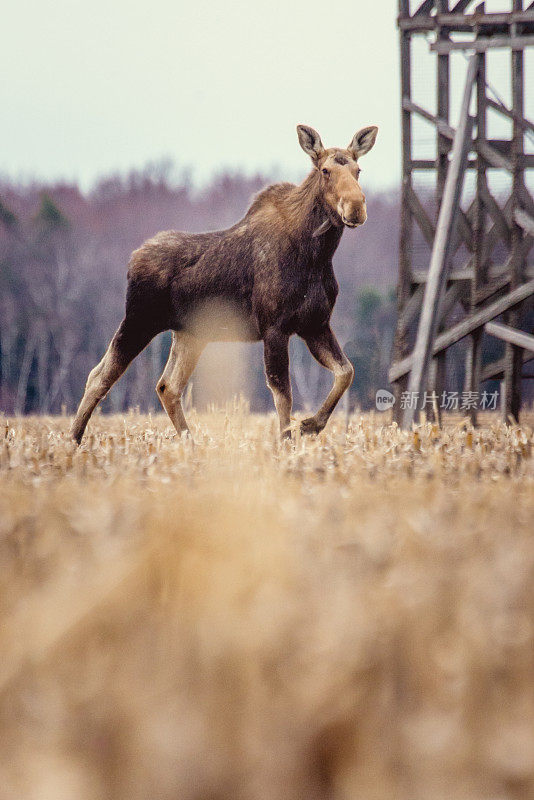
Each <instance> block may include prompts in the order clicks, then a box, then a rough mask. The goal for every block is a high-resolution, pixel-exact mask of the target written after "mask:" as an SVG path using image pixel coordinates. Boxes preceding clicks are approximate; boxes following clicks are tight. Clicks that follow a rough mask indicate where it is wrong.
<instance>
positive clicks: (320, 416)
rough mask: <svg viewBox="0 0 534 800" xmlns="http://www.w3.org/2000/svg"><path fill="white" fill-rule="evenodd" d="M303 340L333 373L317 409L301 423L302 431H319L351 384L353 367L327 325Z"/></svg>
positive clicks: (313, 354)
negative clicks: (332, 378)
mask: <svg viewBox="0 0 534 800" xmlns="http://www.w3.org/2000/svg"><path fill="white" fill-rule="evenodd" d="M305 341H306V344H307V345H308V348H309V350H310V353H311V354H312V356H313V357H314V358H315V359H316V360H317V361H318V362H319V364H321V365H322V366H323V367H326V369H329V370H330V371H331V372H332V373H333V375H334V385H333V386H332V388H331V390H330V392H329V394H328V397H327V398H326V400H325V401H324V403H323V405H322V406H321V408H320V409H319V411H318V412H317V413H316V414H315V416H313V417H309V418H308V419H304V420H302V423H301V431H302V433H319V432H320V431H322V430H323V428H324V426H325V425H326V423H327V422H328V420H329V418H330V415H331V413H332V411H333V410H334V408H335V407H336V405H337V404H338V402H339V400H340V398H341V396H342V395H343V394H344V393H345V392H346V391H347V389H348V388H349V386H350V385H351V383H352V380H353V378H354V367H353V366H352V364H351V363H350V361H349V359H348V358H347V356H346V355H345V353H344V352H343V350H342V349H341V347H340V345H339V342H338V340H337V339H336V337H335V335H334V332H333V331H332V329H331V328H330V327H329V326H328V327H326V328H324V329H323V330H322V331H321V332H320V333H318V334H316V335H315V336H309V337H306V340H305Z"/></svg>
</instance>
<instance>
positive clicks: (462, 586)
mask: <svg viewBox="0 0 534 800" xmlns="http://www.w3.org/2000/svg"><path fill="white" fill-rule="evenodd" d="M190 419H191V425H192V430H193V432H194V436H195V441H196V445H195V447H193V446H192V445H191V443H190V441H187V440H177V439H176V438H174V437H173V436H172V435H171V431H170V429H169V427H168V425H167V422H168V420H167V418H166V417H163V416H161V415H157V416H141V415H138V414H130V415H126V416H122V415H121V416H110V417H107V416H103V415H98V414H97V415H96V416H95V417H94V418H93V419H92V421H91V423H90V426H89V430H88V435H87V437H86V439H85V441H84V444H83V446H82V448H81V449H79V450H77V451H76V450H75V449H74V447H73V445H72V443H71V442H70V441H69V440H68V437H67V430H68V425H69V420H68V419H67V418H66V417H26V418H14V419H9V420H8V419H1V420H0V422H1V428H0V553H1V563H2V570H1V572H0V626H1V627H0V647H1V653H2V657H1V659H0V742H1V747H0V798H1V800H71V799H72V798H76V800H108V799H109V800H149V799H150V800H303V798H306V800H349V798H350V800H359V798H362V800H363V799H364V798H365V800H382V799H383V800H386V798H387V799H388V800H393V799H395V800H397V799H399V800H438V798H439V799H440V800H442V799H443V800H445V798H447V800H450V799H451V798H455V800H483V799H484V800H490V798H491V800H507V799H508V798H510V800H512V799H515V798H534V469H533V461H532V457H531V450H532V443H533V432H532V424H533V422H534V419H533V418H532V415H530V417H529V415H525V417H524V423H523V424H522V425H521V426H504V425H503V424H502V423H500V422H499V421H497V418H496V417H492V416H491V415H486V417H485V418H484V419H483V424H482V426H481V428H479V429H477V430H472V429H470V428H469V426H468V424H467V423H466V422H465V421H463V420H460V419H459V418H458V419H451V420H448V421H447V423H446V425H445V427H444V429H443V430H441V431H440V430H438V429H437V428H435V427H433V426H432V425H431V424H424V425H422V426H421V427H420V428H419V429H418V431H417V433H416V434H414V433H413V432H409V433H405V432H401V431H399V430H398V429H397V428H396V427H395V426H394V425H391V424H389V423H385V421H384V420H385V417H384V416H380V415H375V414H367V415H363V416H360V415H355V416H353V417H350V418H349V419H348V421H347V420H346V419H345V418H344V417H342V416H341V415H340V416H337V417H335V418H334V419H333V420H332V422H331V424H330V425H329V427H328V428H327V430H326V431H325V432H323V433H322V434H321V435H320V436H319V437H317V438H314V439H306V440H305V439H300V438H299V437H297V439H296V441H295V442H294V443H287V442H286V443H280V442H279V440H278V436H277V422H276V420H275V418H274V415H270V416H260V415H258V416H253V415H251V414H250V413H248V410H247V408H246V406H245V405H244V404H243V403H238V402H236V403H234V404H229V405H228V406H227V407H226V408H224V409H222V410H212V411H211V412H210V413H206V414H203V415H198V414H195V413H194V412H193V413H192V414H191V415H190Z"/></svg>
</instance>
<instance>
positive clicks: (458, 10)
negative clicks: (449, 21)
mask: <svg viewBox="0 0 534 800" xmlns="http://www.w3.org/2000/svg"><path fill="white" fill-rule="evenodd" d="M471 2H472V0H458V2H457V3H456V5H455V6H453V7H452V8H451V14H463V13H464V11H465V9H466V8H467V6H468V5H469V4H470V3H471Z"/></svg>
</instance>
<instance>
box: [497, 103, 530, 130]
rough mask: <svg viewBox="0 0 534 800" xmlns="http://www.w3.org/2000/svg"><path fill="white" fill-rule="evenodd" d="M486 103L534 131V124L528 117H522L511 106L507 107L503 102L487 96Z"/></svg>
mask: <svg viewBox="0 0 534 800" xmlns="http://www.w3.org/2000/svg"><path fill="white" fill-rule="evenodd" d="M486 105H488V106H489V107H490V108H492V109H493V110H494V111H498V112H499V114H502V115H503V116H505V117H508V118H509V119H515V121H516V122H517V123H519V125H521V127H522V128H524V129H525V130H528V131H533V132H534V124H533V123H532V122H531V121H530V120H529V119H527V118H526V117H521V116H519V115H518V114H515V113H514V112H513V111H512V110H511V109H510V108H507V107H506V106H505V105H504V104H503V103H498V102H497V101H496V100H492V98H491V97H487V98H486Z"/></svg>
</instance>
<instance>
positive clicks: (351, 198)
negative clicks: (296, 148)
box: [71, 125, 378, 444]
mask: <svg viewBox="0 0 534 800" xmlns="http://www.w3.org/2000/svg"><path fill="white" fill-rule="evenodd" d="M297 133H298V139H299V143H300V146H301V147H302V149H303V150H304V152H305V153H307V154H308V155H309V156H310V158H311V161H312V165H313V169H312V170H311V172H310V174H309V175H308V177H307V178H306V179H305V180H304V181H303V182H302V183H301V184H300V185H295V184H292V183H277V184H273V185H271V186H268V187H267V188H266V189H264V190H263V191H261V192H260V193H259V194H258V195H257V196H256V197H255V198H254V200H253V201H252V203H251V205H250V208H249V209H248V211H247V212H246V214H245V216H244V217H243V219H242V220H240V221H239V222H237V223H236V224H235V225H233V227H231V228H228V229H226V230H221V231H211V232H208V233H182V232H178V231H163V232H161V233H158V234H157V235H156V236H154V237H153V238H152V239H148V240H147V241H146V242H145V243H144V244H143V245H141V247H139V249H137V250H135V251H134V252H133V253H132V256H131V258H130V261H129V265H128V275H127V277H128V288H127V294H126V314H125V317H124V319H123V321H122V322H121V324H120V326H119V328H118V330H117V332H116V333H115V335H114V336H113V338H112V340H111V342H110V344H109V346H108V349H107V351H106V353H105V355H104V357H103V358H102V360H101V361H100V363H99V364H98V365H97V366H96V367H95V368H94V369H93V370H92V371H91V372H90V373H89V377H88V379H87V384H86V387H85V392H84V395H83V398H82V400H81V402H80V406H79V408H78V411H77V413H76V416H75V418H74V422H73V424H72V428H71V436H72V438H73V439H74V440H75V441H76V442H77V443H78V444H80V442H81V440H82V437H83V434H84V431H85V428H86V426H87V423H88V421H89V418H90V417H91V414H92V413H93V411H94V409H95V408H96V406H97V405H98V403H99V402H100V401H101V400H102V399H103V398H104V397H105V396H106V394H107V393H108V392H109V390H110V389H111V387H112V386H113V384H114V383H115V382H116V381H117V380H118V379H119V378H120V376H121V375H122V374H123V372H124V371H125V370H126V368H127V367H128V365H129V364H130V362H131V361H132V360H133V359H134V358H135V357H136V356H137V355H138V354H139V353H140V352H141V351H142V350H143V349H144V348H145V347H146V346H147V345H148V343H149V342H150V341H151V339H153V337H154V336H156V335H157V334H159V333H161V332H162V331H166V330H171V331H172V345H171V350H170V354H169V358H168V361H167V364H166V366H165V369H164V371H163V374H162V375H161V378H160V379H159V381H158V383H157V385H156V392H157V395H158V397H159V399H160V401H161V403H162V405H163V408H164V409H165V411H166V412H167V414H168V415H169V417H170V419H171V421H172V423H173V425H174V427H175V428H176V431H177V433H178V434H181V433H184V432H188V431H189V429H188V426H187V422H186V420H185V416H184V412H183V408H182V394H183V391H184V389H185V387H186V385H187V382H188V381H189V378H190V377H191V375H192V373H193V370H194V368H195V366H196V364H197V361H198V359H199V356H200V354H201V352H202V350H203V348H204V347H205V345H206V344H207V343H208V342H211V341H260V340H262V341H263V345H264V360H265V374H266V379H267V385H268V386H269V388H270V390H271V392H272V394H273V399H274V404H275V407H276V410H277V412H278V417H279V420H280V432H281V435H282V436H283V437H288V436H291V419H290V415H291V407H292V396H291V383H290V379H289V339H290V337H291V336H292V335H293V334H297V335H298V336H300V337H301V338H302V339H303V340H304V341H305V342H306V345H307V346H308V348H309V350H310V352H311V353H312V355H313V356H314V358H315V359H316V360H317V361H318V362H319V364H321V365H322V366H323V367H326V368H327V369H328V370H330V371H331V372H332V373H333V379H334V380H333V386H332V389H331V391H330V393H329V394H328V397H327V398H326V400H325V401H324V403H323V405H322V406H321V408H320V409H319V410H318V411H317V413H316V414H315V415H314V416H312V417H309V418H307V419H304V420H303V421H302V422H301V423H300V425H301V431H302V433H311V434H314V433H319V432H320V431H321V430H322V429H323V428H324V426H325V425H326V423H327V421H328V419H329V417H330V415H331V414H332V411H333V410H334V408H335V406H336V404H337V403H338V401H339V399H340V397H341V396H342V395H343V393H344V392H345V391H346V390H347V389H348V387H349V386H350V384H351V383H352V380H353V377H354V369H353V367H352V364H351V363H350V361H349V360H348V358H347V357H346V355H345V354H344V353H343V350H342V349H341V347H340V345H339V343H338V341H337V339H336V337H335V336H334V333H333V331H332V329H331V327H330V316H331V314H332V310H333V308H334V304H335V302H336V298H337V294H338V284H337V281H336V278H335V275H334V271H333V266H332V258H333V256H334V253H335V251H336V249H337V247H338V245H339V242H340V240H341V236H342V234H343V230H344V228H345V227H348V228H356V227H357V226H358V225H362V224H363V223H364V222H365V221H366V219H367V210H366V203H365V195H364V193H363V191H362V189H361V187H360V183H359V178H360V167H359V165H358V161H359V158H360V156H363V155H365V153H368V152H369V150H370V149H371V148H372V147H373V145H374V143H375V140H376V136H377V133H378V128H377V127H376V126H375V125H371V126H368V127H365V128H362V129H361V130H359V131H358V132H357V133H356V134H355V135H354V137H353V138H352V141H351V142H350V144H349V146H348V147H347V148H346V149H342V148H337V147H332V148H325V147H324V146H323V143H322V141H321V137H320V136H319V134H318V133H317V131H315V130H314V129H313V128H310V127H308V126H307V125H298V126H297Z"/></svg>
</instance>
